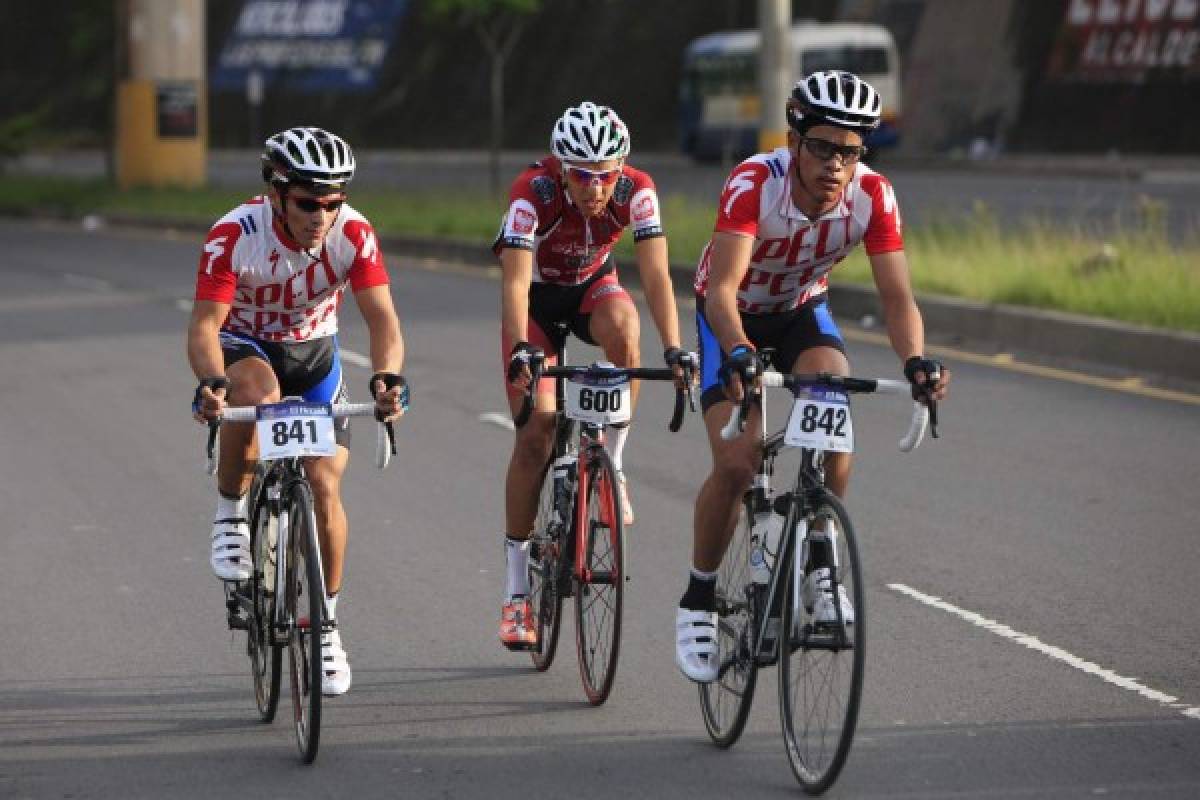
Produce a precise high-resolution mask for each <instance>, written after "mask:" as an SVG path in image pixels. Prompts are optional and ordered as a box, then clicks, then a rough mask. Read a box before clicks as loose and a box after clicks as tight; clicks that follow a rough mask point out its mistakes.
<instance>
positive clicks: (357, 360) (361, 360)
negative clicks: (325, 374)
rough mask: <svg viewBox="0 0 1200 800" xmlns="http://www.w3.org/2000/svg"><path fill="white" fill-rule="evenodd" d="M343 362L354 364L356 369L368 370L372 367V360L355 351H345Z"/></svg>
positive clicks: (343, 352)
mask: <svg viewBox="0 0 1200 800" xmlns="http://www.w3.org/2000/svg"><path fill="white" fill-rule="evenodd" d="M342 361H345V362H347V363H349V364H353V365H354V366H356V367H367V368H368V369H369V368H370V367H371V359H369V358H367V357H366V356H364V355H363V354H362V353H356V352H354V351H353V350H343V351H342Z"/></svg>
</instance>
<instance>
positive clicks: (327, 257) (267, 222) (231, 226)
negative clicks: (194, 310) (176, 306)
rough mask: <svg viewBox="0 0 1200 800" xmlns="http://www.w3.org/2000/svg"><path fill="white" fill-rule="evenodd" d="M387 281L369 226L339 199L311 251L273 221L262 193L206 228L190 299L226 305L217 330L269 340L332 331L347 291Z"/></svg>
mask: <svg viewBox="0 0 1200 800" xmlns="http://www.w3.org/2000/svg"><path fill="white" fill-rule="evenodd" d="M387 283H388V274H387V270H386V269H385V268H384V265H383V253H382V252H381V251H380V249H379V241H378V239H377V238H376V236H375V231H374V230H373V229H372V228H371V223H370V222H368V221H367V219H366V217H364V216H363V215H362V214H360V213H358V212H357V211H355V210H354V209H353V208H351V207H350V206H349V205H347V204H343V205H342V208H341V210H340V211H339V212H338V216H337V219H336V220H335V221H334V223H333V226H332V227H331V228H330V230H329V234H328V235H327V236H326V237H325V241H324V242H322V244H321V250H320V252H314V253H311V254H310V253H309V252H308V251H306V250H304V249H303V248H301V247H300V245H298V244H296V243H295V242H294V241H292V239H291V237H290V236H288V235H287V233H286V232H284V230H283V228H282V227H281V226H280V225H279V223H278V222H277V221H276V219H275V215H274V213H273V212H272V209H271V204H270V202H268V200H267V198H266V197H265V196H259V197H255V198H253V199H251V200H248V201H246V202H245V203H243V204H242V205H240V206H238V207H237V208H235V209H234V210H232V211H230V212H229V213H228V214H226V215H225V216H224V217H222V218H221V219H220V220H218V221H217V224H216V225H214V226H213V227H212V230H210V231H209V234H208V238H207V239H206V240H205V242H204V252H203V253H202V254H201V256H200V266H199V270H198V272H197V275H196V299H197V300H213V301H216V302H219V303H229V304H230V310H229V316H228V317H227V318H226V320H225V324H224V326H223V327H222V330H226V331H231V332H234V333H243V334H247V335H249V336H253V337H255V338H257V339H265V340H267V341H275V342H305V341H309V340H310V339H317V338H320V337H323V336H332V335H333V334H335V333H337V309H338V306H339V305H340V303H341V298H342V293H343V291H344V290H345V287H346V285H347V284H349V285H350V288H351V289H352V290H353V291H356V292H357V291H359V290H361V289H367V288H370V287H372V286H380V285H386V284H387Z"/></svg>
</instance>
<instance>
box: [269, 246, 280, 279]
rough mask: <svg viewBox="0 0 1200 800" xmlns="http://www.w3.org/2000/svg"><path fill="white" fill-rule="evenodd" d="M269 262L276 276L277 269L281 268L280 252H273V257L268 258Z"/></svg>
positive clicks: (272, 272)
mask: <svg viewBox="0 0 1200 800" xmlns="http://www.w3.org/2000/svg"><path fill="white" fill-rule="evenodd" d="M267 261H270V262H271V274H272V275H274V274H275V269H276V267H278V266H279V251H278V250H271V255H269V256H267Z"/></svg>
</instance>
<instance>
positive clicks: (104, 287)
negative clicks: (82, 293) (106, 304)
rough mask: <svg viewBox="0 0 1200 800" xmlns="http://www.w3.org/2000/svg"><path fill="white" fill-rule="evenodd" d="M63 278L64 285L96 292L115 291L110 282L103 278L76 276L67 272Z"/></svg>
mask: <svg viewBox="0 0 1200 800" xmlns="http://www.w3.org/2000/svg"><path fill="white" fill-rule="evenodd" d="M62 277H63V283H65V284H67V285H68V286H76V287H79V288H81V289H91V290H92V291H95V292H111V291H112V289H113V285H112V283H110V282H109V281H106V280H104V279H103V278H93V277H92V276H91V275H76V274H75V273H73V272H65V273H63V276H62Z"/></svg>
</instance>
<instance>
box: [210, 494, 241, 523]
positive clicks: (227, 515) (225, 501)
mask: <svg viewBox="0 0 1200 800" xmlns="http://www.w3.org/2000/svg"><path fill="white" fill-rule="evenodd" d="M249 503H250V500H249V498H248V496H247V495H245V494H244V495H242V496H241V497H239V498H238V499H236V500H234V499H233V498H230V497H226V496H225V495H224V494H222V493H221V492H217V513H216V515H215V516H213V519H214V520H216V519H236V518H238V517H241V518H242V519H246V516H247V514H248V512H249Z"/></svg>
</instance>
